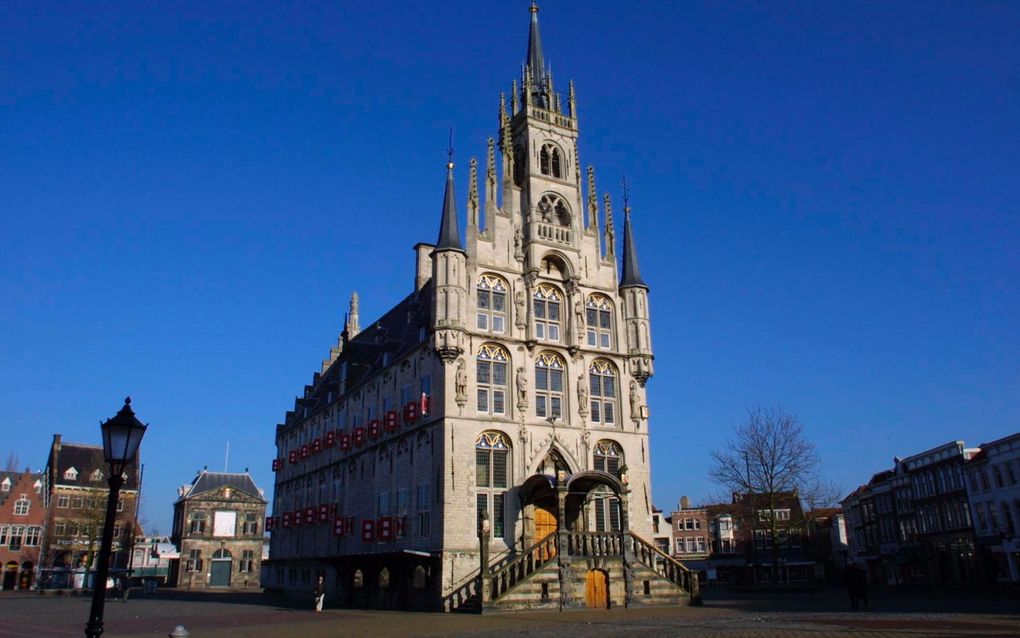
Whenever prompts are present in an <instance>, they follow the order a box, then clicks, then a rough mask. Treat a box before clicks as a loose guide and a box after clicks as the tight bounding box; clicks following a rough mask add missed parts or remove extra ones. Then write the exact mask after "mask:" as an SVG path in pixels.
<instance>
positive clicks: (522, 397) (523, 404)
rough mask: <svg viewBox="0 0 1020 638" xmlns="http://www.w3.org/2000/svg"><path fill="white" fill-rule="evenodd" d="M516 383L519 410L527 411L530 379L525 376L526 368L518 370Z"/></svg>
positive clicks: (521, 367)
mask: <svg viewBox="0 0 1020 638" xmlns="http://www.w3.org/2000/svg"><path fill="white" fill-rule="evenodd" d="M514 382H515V383H516V384H517V409H518V410H521V411H523V410H526V409H527V408H528V377H527V376H526V375H525V370H524V366H520V367H518V368H517V375H516V378H515V379H514Z"/></svg>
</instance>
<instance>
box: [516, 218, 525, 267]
mask: <svg viewBox="0 0 1020 638" xmlns="http://www.w3.org/2000/svg"><path fill="white" fill-rule="evenodd" d="M514 259H516V260H517V261H524V238H523V236H522V234H521V225H520V224H514Z"/></svg>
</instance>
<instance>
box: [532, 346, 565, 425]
mask: <svg viewBox="0 0 1020 638" xmlns="http://www.w3.org/2000/svg"><path fill="white" fill-rule="evenodd" d="M564 368H565V366H564V364H563V359H562V357H560V356H559V355H558V354H556V353H554V352H543V353H541V354H539V355H538V359H537V360H536V361H535V416H538V417H542V418H560V417H562V416H563V373H564Z"/></svg>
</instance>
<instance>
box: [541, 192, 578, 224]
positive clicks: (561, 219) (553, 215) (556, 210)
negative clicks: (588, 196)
mask: <svg viewBox="0 0 1020 638" xmlns="http://www.w3.org/2000/svg"><path fill="white" fill-rule="evenodd" d="M538 214H539V217H541V219H542V221H543V222H545V223H547V224H558V225H560V226H570V209H569V208H567V203H566V202H565V201H563V198H562V197H560V196H559V195H557V194H555V193H546V194H545V195H542V198H541V199H540V200H538Z"/></svg>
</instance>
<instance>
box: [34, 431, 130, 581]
mask: <svg viewBox="0 0 1020 638" xmlns="http://www.w3.org/2000/svg"><path fill="white" fill-rule="evenodd" d="M138 468H139V460H138V456H137V455H136V456H135V459H134V460H133V461H131V463H129V464H128V466H127V468H126V469H125V470H124V472H125V478H124V486H123V487H122V488H121V490H120V499H119V501H118V502H117V512H116V515H115V518H114V527H113V553H112V554H111V556H110V567H111V569H113V570H118V569H126V568H127V566H128V562H129V559H130V555H131V551H130V548H131V545H132V542H133V539H134V536H135V531H136V528H137V526H138V523H137V521H138V490H139V487H140V480H139V479H140V476H139V470H138ZM108 472H109V466H108V465H107V463H106V460H105V459H104V457H103V448H102V446H99V445H86V444H82V443H67V442H65V441H62V440H61V436H60V435H59V434H54V435H53V443H52V444H51V446H50V453H49V457H48V459H47V463H46V469H45V470H44V471H43V476H42V482H43V485H42V493H43V501H44V507H45V508H46V510H47V520H46V525H45V530H44V538H43V552H42V556H41V557H40V562H41V563H42V565H43V573H42V577H43V579H44V582H43V586H44V587H57V588H59V587H70V586H76V587H81V586H82V581H81V576H82V575H83V573H84V572H85V571H87V570H91V569H93V568H94V564H93V563H94V560H95V558H96V557H97V556H98V554H99V545H100V543H101V541H102V538H103V524H104V522H105V517H106V501H107V498H108V496H109V484H108V482H107V481H108V480H109V477H108V476H107V473H108ZM75 574H77V575H78V580H77V581H76V580H75V579H74V575H75Z"/></svg>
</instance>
